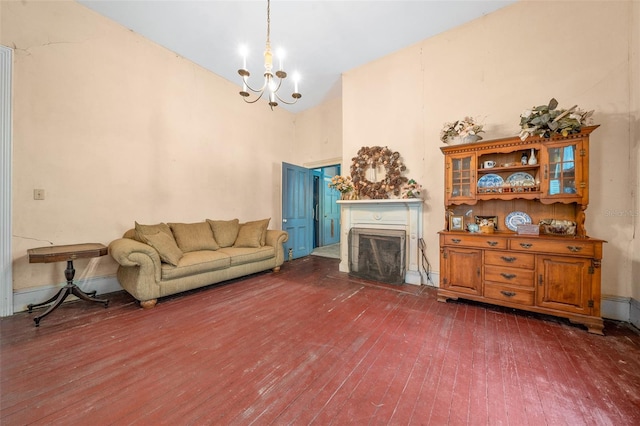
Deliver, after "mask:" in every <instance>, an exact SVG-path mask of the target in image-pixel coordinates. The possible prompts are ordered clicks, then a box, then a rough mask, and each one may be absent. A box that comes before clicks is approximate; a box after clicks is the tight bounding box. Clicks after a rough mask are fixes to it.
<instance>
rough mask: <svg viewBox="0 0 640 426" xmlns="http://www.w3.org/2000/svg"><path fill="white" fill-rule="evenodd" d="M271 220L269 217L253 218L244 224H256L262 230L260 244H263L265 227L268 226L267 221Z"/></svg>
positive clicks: (265, 241) (265, 232) (265, 236)
mask: <svg viewBox="0 0 640 426" xmlns="http://www.w3.org/2000/svg"><path fill="white" fill-rule="evenodd" d="M270 221H271V218H268V219H261V220H254V221H251V222H247V223H245V225H250V226H253V225H256V226H258V227H260V229H261V230H262V235H260V245H261V246H263V245H265V244H266V243H267V228H268V227H269V222H270Z"/></svg>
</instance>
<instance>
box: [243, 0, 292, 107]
mask: <svg viewBox="0 0 640 426" xmlns="http://www.w3.org/2000/svg"><path fill="white" fill-rule="evenodd" d="M270 35H271V0H267V46H266V47H265V50H264V83H263V84H262V87H261V88H259V89H254V88H252V87H251V86H250V85H249V76H250V75H251V74H250V73H249V71H248V70H247V52H246V50H245V49H243V52H242V68H241V69H239V70H238V74H240V76H241V77H242V91H241V92H240V96H242V98H243V99H244V101H245V102H246V103H249V104H253V103H255V102H257V101H258V100H260V99H261V98H262V95H264V92H265V91H267V92H268V97H269V106H270V107H271V110H273V107H276V106H278V101H280V102H282V103H285V104H287V105H293V104H295V103H296V102H298V99H300V98H301V97H302V95H301V94H300V92H298V80H299V77H298V76H297V75H295V74H294V76H293V84H294V89H293V93H292V94H291V97H292V98H293V101H290V102H287V101H285V100H284V99H282V98H281V97H280V95H279V94H278V91H279V90H280V87H281V86H282V82H283V81H284V79H285V78H287V73H286V72H285V71H284V70H283V69H282V68H283V67H282V62H283V61H282V59H283V57H284V53H281V52H278V57H279V60H280V61H279V68H278V70H277V71H276V73H275V77H274V75H273V53H272V52H271V40H270ZM249 91H251V92H253V93H254V94H255V95H256V97H255V98H254V99H253V100H250V99H249V96H250V93H249Z"/></svg>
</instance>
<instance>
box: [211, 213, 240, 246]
mask: <svg viewBox="0 0 640 426" xmlns="http://www.w3.org/2000/svg"><path fill="white" fill-rule="evenodd" d="M207 222H208V223H209V226H211V230H212V231H213V238H215V240H216V241H217V242H218V244H219V245H220V247H231V246H232V245H233V243H234V242H235V241H236V238H237V237H238V230H239V229H240V221H239V220H238V219H232V220H210V219H207Z"/></svg>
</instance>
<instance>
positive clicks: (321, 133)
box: [293, 97, 342, 168]
mask: <svg viewBox="0 0 640 426" xmlns="http://www.w3.org/2000/svg"><path fill="white" fill-rule="evenodd" d="M295 123H296V125H295V133H296V135H295V144H294V147H293V151H294V155H295V157H296V161H298V163H297V164H298V165H300V166H304V167H310V168H312V167H317V166H326V165H333V164H339V163H340V162H341V158H342V98H340V97H333V98H331V99H327V100H325V101H324V102H323V103H321V104H320V105H318V106H316V107H313V108H309V109H307V110H305V111H303V112H300V113H298V114H296V118H295Z"/></svg>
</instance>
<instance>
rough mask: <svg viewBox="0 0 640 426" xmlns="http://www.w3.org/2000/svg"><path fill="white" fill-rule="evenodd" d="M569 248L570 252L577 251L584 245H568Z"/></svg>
mask: <svg viewBox="0 0 640 426" xmlns="http://www.w3.org/2000/svg"><path fill="white" fill-rule="evenodd" d="M567 248H568V249H569V251H570V252H572V253H577V252H579V251H580V250H582V247H580V246H567Z"/></svg>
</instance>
